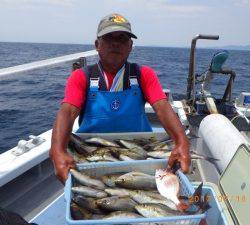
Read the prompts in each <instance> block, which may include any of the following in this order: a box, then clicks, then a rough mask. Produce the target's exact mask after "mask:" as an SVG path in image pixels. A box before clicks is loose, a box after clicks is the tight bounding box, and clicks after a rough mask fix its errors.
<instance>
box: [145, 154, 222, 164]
mask: <svg viewBox="0 0 250 225" xmlns="http://www.w3.org/2000/svg"><path fill="white" fill-rule="evenodd" d="M147 155H148V156H150V157H153V158H156V159H165V158H168V157H170V155H171V151H150V152H148V153H147ZM190 157H191V159H203V160H207V161H208V162H210V163H215V162H216V161H218V159H216V158H213V157H207V156H204V155H201V154H198V153H196V152H194V151H190Z"/></svg>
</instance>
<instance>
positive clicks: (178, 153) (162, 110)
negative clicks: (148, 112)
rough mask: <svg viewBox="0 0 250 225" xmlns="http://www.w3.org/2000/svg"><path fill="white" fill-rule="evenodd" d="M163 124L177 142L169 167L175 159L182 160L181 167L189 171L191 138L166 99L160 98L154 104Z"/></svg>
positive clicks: (184, 170)
mask: <svg viewBox="0 0 250 225" xmlns="http://www.w3.org/2000/svg"><path fill="white" fill-rule="evenodd" d="M152 107H153V109H154V111H155V113H156V114H157V116H158V118H159V120H160V122H161V124H162V126H163V127H164V129H165V130H166V131H167V132H168V134H169V135H170V136H171V138H172V139H173V140H174V142H175V147H174V149H173V150H172V153H171V156H170V157H169V162H168V167H169V168H171V167H172V166H173V164H174V162H175V161H177V162H180V164H181V169H182V171H183V172H185V173H187V172H188V170H189V165H190V162H191V159H190V154H189V140H188V138H187V137H186V134H185V132H184V129H183V127H182V124H181V122H180V120H179V118H178V117H177V115H176V114H175V112H174V111H173V109H172V107H171V105H170V104H169V103H168V101H167V100H166V99H162V100H159V101H157V102H155V103H154V104H153V105H152Z"/></svg>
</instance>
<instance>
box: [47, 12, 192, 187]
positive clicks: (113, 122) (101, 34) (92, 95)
mask: <svg viewBox="0 0 250 225" xmlns="http://www.w3.org/2000/svg"><path fill="white" fill-rule="evenodd" d="M131 38H137V37H136V36H135V35H134V34H133V33H132V31H131V25H130V23H129V21H128V20H127V19H125V18H124V17H123V16H121V15H119V14H111V15H108V16H106V17H104V18H103V19H102V20H101V21H100V23H99V26H98V30H97V40H96V41H95V47H96V50H97V51H98V54H99V58H100V61H99V62H98V63H97V64H95V65H93V66H89V67H87V68H84V69H78V70H76V71H74V72H72V74H71V76H70V77H69V79H68V81H67V85H66V89H65V98H64V100H63V103H62V105H61V108H60V110H59V112H58V114H57V118H56V121H55V124H54V127H53V133H52V145H51V150H50V157H51V159H52V160H53V163H54V167H55V173H56V175H57V177H58V178H59V180H60V181H62V182H63V183H64V182H65V180H66V179H67V175H68V171H69V169H70V168H73V167H75V164H74V161H73V159H72V157H71V156H70V155H69V154H68V153H67V152H66V147H67V143H68V140H69V136H70V133H71V130H72V126H73V123H74V120H75V119H76V118H77V116H79V115H80V120H79V125H80V128H79V129H78V131H77V132H80V133H81V132H105V133H107V132H132V131H133V132H140V131H152V129H151V126H150V124H149V122H148V119H147V117H146V114H145V109H144V105H145V100H146V101H148V102H149V103H150V104H151V105H152V107H153V109H154V111H155V113H156V114H157V116H158V118H159V120H160V122H161V124H162V125H163V127H164V128H165V130H166V131H167V132H168V133H169V134H170V136H171V138H172V139H173V140H174V142H175V148H174V149H173V150H172V154H171V157H170V160H169V167H172V166H173V164H174V162H176V161H177V162H180V164H181V168H182V170H183V171H184V172H188V168H189V165H190V155H189V142H188V139H187V137H186V135H185V133H184V130H183V127H182V125H181V123H180V121H179V119H178V117H177V116H176V114H175V113H174V111H173V110H172V108H171V106H170V104H169V103H168V102H167V100H166V95H165V94H164V92H163V90H162V88H161V85H160V82H159V80H158V78H157V76H156V74H155V72H154V71H153V70H152V69H151V68H150V67H148V66H141V67H139V66H138V65H137V64H132V63H128V62H127V58H128V56H129V54H130V52H131V50H132V45H133V41H132V40H131ZM93 77H96V78H98V82H96V79H94V78H93Z"/></svg>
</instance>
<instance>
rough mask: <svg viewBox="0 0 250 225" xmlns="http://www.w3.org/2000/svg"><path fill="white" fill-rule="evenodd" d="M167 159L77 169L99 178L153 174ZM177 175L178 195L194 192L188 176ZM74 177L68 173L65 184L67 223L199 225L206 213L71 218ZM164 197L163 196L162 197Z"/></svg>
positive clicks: (84, 224)
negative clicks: (141, 173) (104, 218)
mask: <svg viewBox="0 0 250 225" xmlns="http://www.w3.org/2000/svg"><path fill="white" fill-rule="evenodd" d="M166 166H167V161H166V160H165V159H164V160H161V159H160V160H141V161H130V162H126V161H122V162H103V163H87V164H81V165H78V170H80V171H84V173H86V174H87V175H90V176H92V177H94V178H97V179H98V178H99V177H101V176H103V175H107V174H113V173H119V172H124V173H128V172H132V171H138V172H143V173H147V174H151V175H154V174H155V170H156V169H163V168H166ZM177 176H178V178H179V181H180V195H182V196H187V197H189V196H191V195H192V194H193V193H194V187H193V186H192V184H191V183H190V182H189V180H188V178H187V177H186V176H185V175H184V174H183V173H182V172H179V171H177ZM73 179H74V178H73V177H72V176H71V175H69V177H68V180H67V182H66V186H65V198H66V221H67V223H68V224H69V225H86V224H141V225H142V224H143V225H145V224H155V223H157V224H174V225H179V224H180V225H183V224H192V225H196V224H197V225H199V223H200V221H201V219H203V218H205V217H206V214H205V213H203V214H195V215H181V216H169V217H155V218H136V219H126V218H123V219H112V220H73V218H72V217H71V214H70V203H71V198H72V192H71V187H72V185H73V183H74V180H73ZM163 198H164V197H163Z"/></svg>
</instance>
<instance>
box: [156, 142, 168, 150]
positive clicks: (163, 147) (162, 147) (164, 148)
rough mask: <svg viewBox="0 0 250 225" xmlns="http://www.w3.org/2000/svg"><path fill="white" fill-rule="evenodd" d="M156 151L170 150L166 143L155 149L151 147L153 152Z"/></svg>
mask: <svg viewBox="0 0 250 225" xmlns="http://www.w3.org/2000/svg"><path fill="white" fill-rule="evenodd" d="M157 150H170V145H169V144H168V143H165V142H161V143H159V144H158V145H156V146H155V147H153V151H157Z"/></svg>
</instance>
